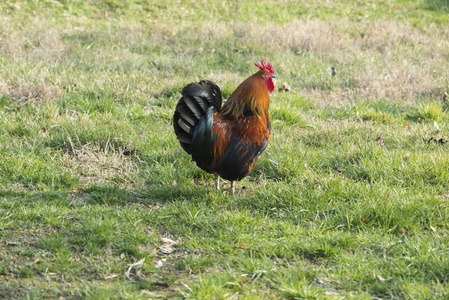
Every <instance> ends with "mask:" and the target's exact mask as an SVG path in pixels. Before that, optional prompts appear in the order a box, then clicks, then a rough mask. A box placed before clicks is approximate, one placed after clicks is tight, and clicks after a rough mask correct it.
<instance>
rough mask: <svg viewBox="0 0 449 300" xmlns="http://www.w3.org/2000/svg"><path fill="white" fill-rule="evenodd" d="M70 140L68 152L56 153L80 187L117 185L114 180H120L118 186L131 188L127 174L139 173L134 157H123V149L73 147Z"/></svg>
mask: <svg viewBox="0 0 449 300" xmlns="http://www.w3.org/2000/svg"><path fill="white" fill-rule="evenodd" d="M69 140H70V143H71V149H70V150H69V151H63V152H58V154H59V158H60V160H61V163H62V166H63V167H64V168H66V169H67V170H69V172H70V173H71V174H72V176H74V177H77V178H79V180H80V183H81V185H90V184H117V182H116V181H114V179H116V178H120V184H119V185H120V186H122V187H124V186H127V187H129V186H131V185H132V182H130V181H129V180H127V178H128V177H129V174H133V173H137V172H139V167H138V165H137V163H136V162H135V161H136V157H134V156H129V155H125V153H126V149H124V148H123V147H118V148H117V149H115V148H114V147H107V145H106V147H104V146H101V145H99V144H86V145H83V146H77V145H74V143H73V142H72V141H71V139H69Z"/></svg>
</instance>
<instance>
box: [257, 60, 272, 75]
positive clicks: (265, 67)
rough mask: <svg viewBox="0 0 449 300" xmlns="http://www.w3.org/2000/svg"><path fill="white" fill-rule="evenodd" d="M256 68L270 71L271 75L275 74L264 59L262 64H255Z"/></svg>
mask: <svg viewBox="0 0 449 300" xmlns="http://www.w3.org/2000/svg"><path fill="white" fill-rule="evenodd" d="M255 65H256V67H258V68H259V69H261V70H267V71H269V72H270V73H271V74H273V73H274V71H273V66H272V65H271V64H270V63H266V62H264V61H263V59H262V60H261V61H260V64H255Z"/></svg>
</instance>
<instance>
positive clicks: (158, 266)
mask: <svg viewBox="0 0 449 300" xmlns="http://www.w3.org/2000/svg"><path fill="white" fill-rule="evenodd" d="M163 266H164V263H163V262H162V260H158V261H157V263H156V264H155V265H154V267H155V268H157V269H159V268H162V267H163Z"/></svg>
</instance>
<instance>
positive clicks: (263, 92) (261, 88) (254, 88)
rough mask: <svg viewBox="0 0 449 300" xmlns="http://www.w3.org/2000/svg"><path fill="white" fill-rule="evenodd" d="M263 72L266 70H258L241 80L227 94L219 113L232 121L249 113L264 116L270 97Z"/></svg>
mask: <svg viewBox="0 0 449 300" xmlns="http://www.w3.org/2000/svg"><path fill="white" fill-rule="evenodd" d="M265 73H267V71H265V70H260V71H258V72H257V73H255V74H254V75H252V76H251V77H249V78H248V79H246V80H245V81H243V82H242V83H241V84H240V85H239V86H238V87H237V88H236V89H235V91H234V92H233V93H232V94H231V96H229V98H228V100H227V101H226V103H225V104H224V105H223V107H222V108H221V114H222V115H223V116H225V117H226V118H228V119H230V120H232V121H234V120H237V119H238V118H240V117H241V116H243V115H251V114H253V115H254V116H257V117H258V118H266V117H267V116H268V107H269V105H270V98H269V97H268V90H267V86H266V84H265V81H264V79H263V77H264V75H265Z"/></svg>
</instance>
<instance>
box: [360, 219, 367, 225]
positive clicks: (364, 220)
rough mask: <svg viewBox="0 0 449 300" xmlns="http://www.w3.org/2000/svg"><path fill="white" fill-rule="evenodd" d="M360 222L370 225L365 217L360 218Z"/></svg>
mask: <svg viewBox="0 0 449 300" xmlns="http://www.w3.org/2000/svg"><path fill="white" fill-rule="evenodd" d="M360 221H362V222H363V223H365V224H368V220H367V219H365V218H364V217H360Z"/></svg>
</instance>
